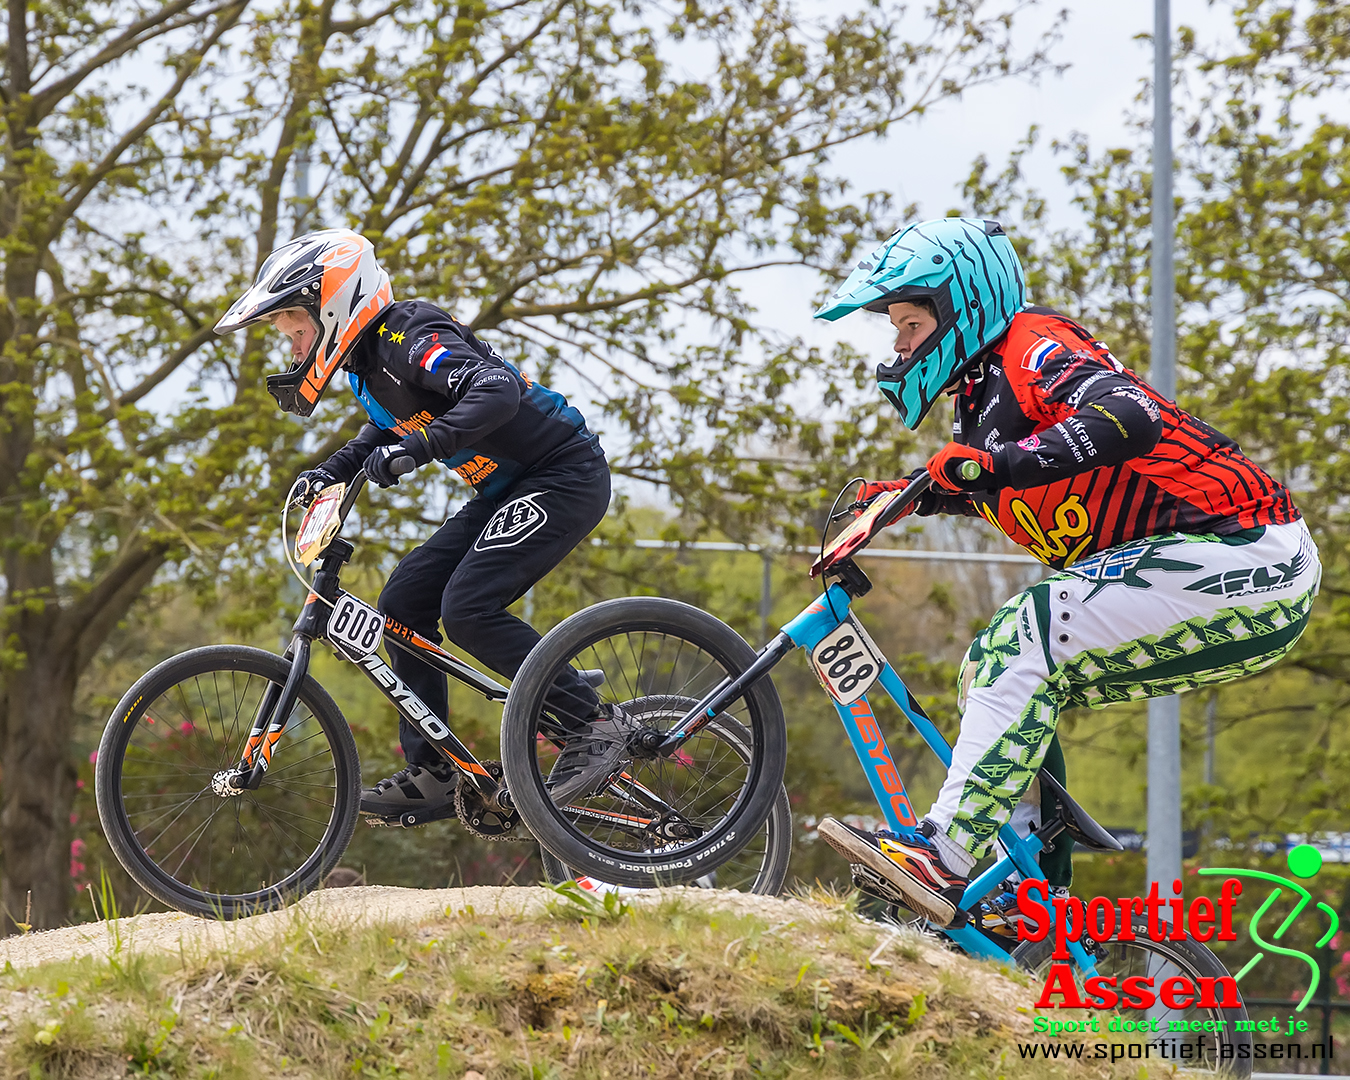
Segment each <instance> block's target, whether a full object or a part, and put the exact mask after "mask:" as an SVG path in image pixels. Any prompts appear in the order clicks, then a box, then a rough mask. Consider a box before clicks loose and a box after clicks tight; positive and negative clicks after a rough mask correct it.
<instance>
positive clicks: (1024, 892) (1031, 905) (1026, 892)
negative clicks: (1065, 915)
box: [1017, 878, 1050, 941]
mask: <svg viewBox="0 0 1350 1080" xmlns="http://www.w3.org/2000/svg"><path fill="white" fill-rule="evenodd" d="M1033 892H1037V893H1040V895H1041V900H1040V903H1037V902H1036V901H1035V900H1033V899H1031V894H1032V893H1033ZM1049 900H1050V886H1049V885H1047V884H1046V883H1045V882H1044V881H1033V880H1032V879H1030V878H1028V879H1027V880H1025V881H1023V882H1022V884H1021V885H1019V886H1017V910H1018V911H1020V912H1021V913H1022V918H1021V919H1020V920H1018V923H1017V940H1018V941H1044V940H1045V935H1046V934H1048V933H1050V911H1049V909H1048V908H1047V907H1046V903H1047V902H1048V901H1049ZM1029 922H1031V923H1034V924H1035V929H1028V927H1027V923H1029Z"/></svg>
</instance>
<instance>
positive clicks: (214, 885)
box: [95, 472, 792, 917]
mask: <svg viewBox="0 0 1350 1080" xmlns="http://www.w3.org/2000/svg"><path fill="white" fill-rule="evenodd" d="M365 483H366V476H365V473H364V472H362V473H359V474H358V475H357V476H356V478H355V479H354V480H353V482H352V483H351V484H350V485H343V484H338V485H333V486H330V487H328V488H325V489H324V490H323V492H322V494H320V495H319V496H318V498H316V499H315V500H314V501H313V502H312V503H311V504H310V506H309V507H308V510H307V512H306V514H305V516H304V518H303V520H302V522H301V525H300V528H299V530H298V531H297V534H296V538H295V544H294V552H293V553H292V550H291V548H290V547H289V546H288V545H287V544H286V516H287V514H288V513H289V511H290V510H291V508H292V507H293V506H294V505H296V503H294V502H293V501H292V498H291V496H292V495H293V493H294V491H295V488H294V487H292V489H291V493H289V494H288V495H287V499H286V504H285V508H284V510H283V512H282V530H281V542H282V544H283V547H284V549H285V553H286V556H287V561H288V562H290V563H291V566H292V569H293V570H295V572H296V573H297V575H299V570H298V569H296V567H295V562H297V561H298V562H299V563H300V564H302V565H304V566H310V565H311V564H312V563H314V562H315V561H316V560H317V562H318V570H317V573H315V574H314V577H313V580H312V582H305V584H307V585H308V586H309V593H308V595H307V597H306V599H305V602H304V605H303V607H302V608H301V610H300V614H299V616H298V618H297V619H296V621H295V625H294V627H293V630H292V637H291V641H290V644H289V646H288V647H287V649H286V651H285V652H284V654H283V655H281V656H278V655H276V654H275V653H271V652H267V651H265V650H262V649H255V648H250V647H248V646H244V645H212V646H206V647H204V648H198V649H192V650H189V651H187V652H184V653H180V654H179V655H177V656H173V657H170V658H169V659H167V660H165V661H164V662H163V663H161V664H159V665H157V666H156V667H154V668H153V669H152V670H150V671H149V672H147V673H146V674H145V675H143V676H142V677H141V678H140V679H139V680H137V682H136V683H135V685H133V686H132V687H131V689H129V690H128V691H127V692H126V694H125V695H124V696H123V697H122V699H121V701H120V702H118V704H117V707H116V708H115V709H114V710H113V712H112V715H111V716H110V717H109V719H108V723H107V726H106V727H105V729H104V732H103V737H102V740H101V741H100V743H99V749H98V756H97V761H96V765H95V794H96V798H97V803H98V811H99V819H100V821H101V823H102V825H103V831H104V833H105V835H106V836H107V839H108V843H109V845H110V846H111V847H112V850H113V852H114V854H115V855H116V856H117V859H118V861H119V862H120V863H121V864H122V866H123V867H124V868H125V869H126V871H127V872H128V873H129V874H130V875H131V877H132V878H133V879H134V880H135V881H136V882H137V883H138V884H139V885H140V886H141V887H142V888H143V889H145V890H146V892H148V893H149V894H150V895H152V896H154V897H155V898H156V899H158V900H160V901H162V902H163V903H165V904H168V905H169V906H170V907H173V908H177V909H178V910H181V911H187V912H191V913H193V914H197V915H204V916H216V917H236V916H240V915H251V914H255V913H257V912H261V911H267V910H271V909H273V908H276V907H278V906H281V905H283V904H285V903H287V902H289V901H291V900H294V899H296V898H298V897H299V896H302V895H303V894H305V893H306V892H308V891H310V890H312V889H314V888H316V887H317V886H318V885H319V884H320V883H321V882H322V881H323V879H324V877H325V875H326V874H327V873H328V871H329V870H331V869H332V868H333V867H334V866H335V865H336V864H337V862H338V860H339V859H340V858H341V857H342V854H343V852H344V851H345V850H346V848H347V845H348V843H349V842H350V841H351V838H352V834H353V832H354V830H355V828H356V821H357V817H358V814H359V809H360V793H361V765H360V761H359V759H358V755H357V749H356V742H355V739H354V738H353V737H352V732H351V729H350V728H349V727H348V725H347V722H346V720H345V719H344V718H343V715H342V712H341V711H340V710H339V708H338V707H337V705H336V703H334V701H333V699H332V698H331V697H330V696H329V695H328V693H327V692H326V691H325V690H324V689H323V687H322V686H320V685H319V683H318V682H317V681H316V680H315V679H314V677H313V676H312V675H311V674H310V670H309V668H310V656H311V652H312V649H313V647H314V645H315V644H316V643H319V644H323V643H327V644H328V645H330V646H332V647H333V648H334V649H335V652H336V654H337V656H338V657H339V658H340V659H343V660H346V661H349V662H351V663H354V664H355V665H356V666H357V667H358V668H359V669H360V670H361V671H362V672H363V673H364V674H365V675H366V676H367V677H368V678H369V679H370V680H371V681H372V682H373V683H374V684H375V685H376V686H377V687H378V688H379V690H380V692H381V693H382V694H383V695H384V696H385V697H386V698H387V699H388V700H389V701H390V702H391V703H392V704H393V705H394V707H395V708H396V709H397V710H398V712H399V713H401V714H402V715H403V716H404V717H406V718H407V719H408V720H409V721H410V722H411V723H413V724H415V725H416V726H417V727H418V729H419V730H420V731H421V732H422V734H423V735H424V736H425V737H426V738H427V739H428V741H430V742H431V743H432V744H433V745H434V746H435V747H436V749H437V750H438V752H439V753H440V754H441V755H442V756H444V757H445V759H446V760H447V761H449V762H450V763H451V764H453V765H454V767H455V769H456V770H457V771H458V773H459V775H460V783H459V785H458V789H457V791H456V795H455V810H456V813H457V815H458V817H459V820H460V822H461V824H462V825H463V827H464V828H465V829H466V830H468V831H469V832H470V833H472V834H473V835H475V836H477V837H480V838H482V839H485V840H496V841H531V842H532V841H533V839H534V838H533V837H532V836H531V835H530V834H529V832H528V831H527V830H526V829H525V828H524V827H523V826H522V825H521V822H520V817H519V814H518V813H517V811H516V810H515V808H514V805H513V804H512V801H511V796H510V793H509V791H508V790H507V789H506V787H505V785H504V784H503V782H502V770H501V767H500V765H499V764H498V763H497V762H495V761H480V760H479V759H478V758H477V757H476V756H475V755H474V754H473V753H472V751H470V750H469V748H468V747H467V746H465V745H464V743H463V742H461V741H460V739H458V738H457V737H456V736H455V733H454V731H453V730H452V729H451V727H450V726H449V725H448V724H447V723H445V722H444V721H442V720H441V718H440V717H438V716H436V715H435V714H434V713H433V712H432V711H431V709H429V708H428V707H427V706H426V705H425V704H424V703H423V702H422V701H420V700H419V699H418V697H417V695H416V694H414V693H413V692H412V691H411V690H410V689H409V688H408V687H407V686H406V685H404V683H403V682H402V681H401V680H400V679H399V678H398V676H397V675H395V674H394V672H393V670H392V669H391V668H390V667H389V665H388V664H387V663H386V662H385V660H384V659H383V658H382V657H381V656H380V654H379V647H380V645H381V644H382V643H383V644H385V645H387V646H389V647H391V648H399V649H403V650H405V651H407V652H409V653H411V654H412V655H413V656H415V657H417V658H418V659H419V660H420V661H422V662H423V663H426V664H429V665H431V666H432V667H433V668H435V669H437V670H438V671H441V672H443V673H444V674H445V675H447V676H448V677H450V678H452V679H455V680H457V681H458V682H460V683H462V684H464V685H465V686H467V687H469V688H470V689H471V690H474V691H477V692H478V693H481V694H482V695H483V697H484V698H486V699H487V700H488V701H493V702H502V701H505V700H506V698H507V687H505V686H503V685H502V684H501V683H499V682H497V681H496V680H494V679H491V678H489V677H487V676H486V675H483V674H482V673H480V672H478V671H477V670H475V669H474V668H472V667H471V666H469V665H468V664H466V663H465V662H464V661H462V660H460V659H459V658H458V657H456V656H454V655H452V654H451V653H449V652H447V651H446V650H444V649H442V648H440V647H439V646H437V645H436V644H435V643H433V642H431V641H429V640H427V639H426V638H425V637H423V636H421V635H420V634H417V633H415V632H413V631H412V630H410V629H409V628H407V627H405V626H402V625H401V624H399V623H397V622H396V621H395V620H393V619H391V618H387V617H386V616H384V615H383V614H381V613H380V612H379V611H378V610H377V609H376V608H374V607H372V606H371V605H369V604H367V603H365V602H364V601H362V600H361V599H360V598H359V597H356V596H354V595H353V594H351V593H349V592H347V591H346V590H344V589H343V588H342V587H341V575H342V568H343V566H344V565H345V564H346V563H347V562H348V560H350V559H351V557H352V555H353V554H354V551H355V549H354V548H353V546H352V544H351V543H350V542H349V541H347V540H344V539H343V538H342V536H341V535H340V533H341V530H342V526H343V524H344V523H345V521H346V519H347V515H348V514H349V513H350V511H351V509H352V507H353V506H354V505H355V502H356V498H357V496H358V495H359V494H360V492H361V490H362V489H363V487H364V486H365ZM292 560H294V561H292ZM301 580H302V582H304V580H305V579H304V578H303V576H301ZM582 677H583V679H584V680H585V681H586V682H587V683H588V684H590V685H592V686H596V687H598V686H600V685H601V684H602V683H603V681H604V673H603V672H601V671H598V670H593V671H588V672H583V673H582ZM630 708H631V709H632V710H633V713H634V715H637V716H641V717H644V718H646V719H648V720H650V721H651V722H665V720H666V714H667V713H668V712H669V711H670V710H671V709H672V708H676V709H679V711H680V712H683V708H684V706H683V703H682V702H672V701H668V700H665V699H661V698H653V697H650V696H649V697H648V698H647V699H646V700H645V701H634V702H631V703H630ZM706 732H707V738H705V739H704V740H702V742H701V743H697V744H691V745H690V747H689V752H688V753H686V754H685V755H684V759H683V763H682V767H681V769H680V774H681V775H680V776H679V778H678V779H679V783H678V784H677V785H676V786H675V787H673V788H672V787H671V786H670V784H668V783H667V784H666V785H665V787H663V786H662V784H661V783H659V782H649V783H644V782H643V778H642V777H640V776H637V775H634V774H633V773H631V772H625V773H622V774H620V775H617V776H615V777H614V779H613V781H612V783H611V786H613V787H614V789H615V791H616V792H621V793H622V797H623V799H624V801H625V804H626V805H628V804H632V803H634V802H636V803H639V804H641V805H642V806H643V807H644V808H645V809H644V810H643V811H642V812H639V813H632V812H629V813H625V814H623V815H611V817H610V819H609V820H610V824H611V825H612V827H613V828H614V829H616V830H619V831H623V832H625V833H627V834H628V835H630V836H632V837H633V838H634V842H635V843H636V844H637V845H638V846H642V845H644V844H645V845H647V846H649V847H653V848H660V847H662V846H664V845H667V844H668V843H669V842H670V841H669V839H668V836H667V834H669V835H681V836H683V835H697V834H698V833H699V829H700V825H699V819H698V814H697V813H694V814H693V815H692V816H691V813H690V810H689V807H688V805H685V804H687V803H688V802H689V793H690V791H691V790H692V788H694V787H697V786H699V785H703V786H705V787H706V788H707V789H708V790H710V791H716V790H720V789H721V788H724V787H727V786H738V785H739V784H740V783H741V782H742V781H743V778H744V774H745V772H746V771H747V769H749V768H750V766H751V765H752V764H753V761H754V755H753V753H752V749H751V748H752V742H751V738H750V735H749V733H748V732H747V731H746V730H745V729H744V728H743V727H741V726H740V725H739V724H738V723H737V721H736V720H735V718H734V717H731V716H727V715H723V716H719V717H715V718H714V719H713V721H712V722H711V723H709V724H708V725H707V728H706ZM556 737H558V738H559V739H560V740H561V737H562V736H561V735H560V734H559V735H557V736H556ZM780 781H781V777H780ZM771 794H772V795H773V796H774V797H773V798H771V799H770V811H771V812H770V813H769V815H768V816H767V818H765V817H761V819H760V822H759V823H758V824H757V826H756V828H757V830H758V831H757V832H756V833H755V835H754V836H753V838H752V842H751V844H750V845H749V846H748V847H747V848H746V849H745V851H744V852H743V853H742V854H741V855H740V856H739V858H738V859H737V860H736V862H735V863H733V864H731V865H722V866H720V868H719V869H718V870H717V871H713V872H709V873H707V874H705V875H703V881H702V882H700V883H701V884H704V885H713V884H715V885H718V886H720V887H724V888H738V889H743V890H747V891H754V892H760V893H768V894H773V893H777V892H778V890H779V889H780V888H781V887H782V884H783V879H784V877H785V875H786V873H787V861H788V857H789V854H790V852H791V841H792V827H791V814H790V812H789V810H788V803H787V793H786V792H785V791H782V790H781V789H780V790H779V791H778V792H776V793H771ZM677 795H678V798H679V802H680V803H681V805H682V806H684V809H683V811H682V812H677V811H676V810H675V809H674V806H673V804H672V797H673V796H677ZM587 813H588V814H590V816H591V817H596V816H597V815H596V814H594V813H592V812H589V811H587ZM423 823H424V822H422V821H420V820H418V818H417V815H416V814H413V813H407V814H405V815H404V816H403V820H402V821H401V822H400V824H402V825H405V826H412V825H419V824H423ZM544 869H545V873H546V875H547V877H548V878H549V880H550V881H551V882H553V883H554V884H557V883H560V882H562V881H565V880H567V879H568V878H572V877H575V876H578V875H577V874H575V873H574V872H573V871H572V870H570V869H569V868H568V867H567V866H566V865H565V864H563V863H562V862H560V861H559V860H557V859H555V858H553V857H552V856H550V855H548V853H547V852H545V853H544Z"/></svg>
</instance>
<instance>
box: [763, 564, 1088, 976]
mask: <svg viewBox="0 0 1350 1080" xmlns="http://www.w3.org/2000/svg"><path fill="white" fill-rule="evenodd" d="M852 602H853V597H852V596H851V595H850V593H849V591H848V590H847V589H846V588H845V587H844V586H843V585H841V584H838V583H836V584H833V585H831V586H830V587H829V588H828V589H827V590H826V591H825V592H823V593H821V594H820V596H819V597H817V598H816V600H815V601H814V602H812V603H811V604H809V605H807V607H806V608H805V609H804V610H803V611H802V612H801V613H800V614H798V615H797V616H796V618H794V619H792V620H791V621H790V622H788V623H786V624H785V625H784V626H783V628H782V631H781V634H780V636H782V637H786V638H788V639H789V640H790V641H791V643H792V645H794V646H799V647H801V648H803V649H805V650H806V651H807V653H810V652H811V650H812V649H814V648H815V647H816V646H817V645H819V644H820V642H821V641H822V640H823V639H824V638H825V637H826V636H827V635H829V634H830V633H831V632H832V631H834V630H835V629H836V628H838V627H839V625H840V624H841V623H843V622H844V620H845V619H846V618H847V617H848V613H849V607H850V605H851V604H852ZM768 648H769V647H767V646H766V649H765V651H766V652H767V651H768ZM783 655H786V652H784V653H783ZM877 685H879V686H880V687H881V689H882V691H883V692H884V693H885V694H886V696H887V697H889V698H890V699H891V700H892V701H894V702H895V704H896V706H897V707H899V709H900V711H901V713H903V714H904V716H905V719H907V720H908V721H909V722H910V724H911V725H912V726H913V728H914V730H915V731H917V732H918V733H919V736H920V737H921V738H922V739H923V741H924V742H925V743H926V744H927V745H928V748H929V749H930V750H932V751H933V753H934V754H936V755H937V757H938V760H939V761H941V762H942V764H943V765H946V766H950V765H951V763H952V749H951V745H950V744H949V743H948V742H947V740H946V739H945V738H943V736H942V733H941V732H940V731H938V729H937V727H936V726H935V725H934V724H933V721H932V720H930V719H929V718H928V716H927V714H926V713H925V712H924V711H923V708H922V707H921V706H920V705H919V703H918V701H917V700H916V699H915V697H914V695H913V694H911V693H910V691H909V688H908V687H906V686H905V683H904V680H903V679H901V678H900V675H899V673H898V672H897V671H896V670H895V668H893V667H892V666H891V664H890V661H889V660H887V661H886V665H885V667H883V668H882V671H881V676H880V678H879V679H878V680H877ZM831 703H832V704H833V705H834V708H835V711H836V712H837V713H838V714H839V721H840V723H842V724H843V725H844V731H845V732H846V733H847V734H848V738H849V742H850V743H851V744H852V746H853V752H854V753H855V754H856V755H857V757H858V762H859V764H861V765H862V769H863V774H864V775H865V776H866V777H867V783H868V785H869V786H870V787H871V789H872V794H873V796H874V797H875V798H876V800H877V805H878V806H879V807H880V808H881V812H882V814H883V815H884V816H885V818H886V823H887V825H888V826H889V827H890V828H891V829H892V830H894V831H895V832H897V833H904V832H906V831H911V832H912V831H913V829H914V828H915V826H917V825H918V823H919V822H918V817H917V815H916V814H915V812H914V806H913V804H912V803H911V802H910V798H909V792H908V791H907V790H906V789H905V782H904V779H903V778H902V777H901V775H900V770H899V769H898V768H897V767H896V764H895V758H894V757H893V756H892V755H891V748H890V745H889V744H888V743H887V741H886V736H885V735H884V734H883V733H882V731H881V728H880V726H879V725H878V724H877V722H876V716H875V714H874V713H873V711H872V706H871V705H870V704H869V703H868V700H867V695H866V694H864V695H863V696H862V697H860V698H859V699H858V700H857V701H855V702H853V703H852V704H850V705H841V704H839V703H838V702H837V701H834V700H833V699H831ZM998 838H999V840H1000V842H1001V843H1002V844H1003V847H1004V849H1005V850H1006V851H1007V852H1008V854H1007V856H1006V857H1004V858H1002V859H999V860H998V861H997V862H995V863H994V865H993V866H991V867H990V868H989V869H988V870H986V871H985V872H984V873H983V874H981V875H980V876H979V877H977V878H975V879H974V880H973V881H972V882H971V883H970V885H969V886H968V887H967V888H966V891H965V895H964V896H962V898H961V903H960V905H959V906H960V908H961V910H962V911H965V912H966V913H967V914H969V913H971V912H972V911H974V910H975V909H976V908H978V906H979V902H980V900H981V899H983V898H984V897H985V896H986V895H988V894H989V893H990V892H991V891H992V890H993V889H994V888H995V887H996V886H997V885H998V884H999V882H1001V881H1003V880H1004V879H1005V878H1007V877H1008V876H1009V874H1010V873H1011V872H1012V871H1013V870H1014V869H1016V870H1017V872H1018V873H1019V874H1021V876H1022V877H1023V878H1026V879H1031V880H1036V881H1043V880H1045V875H1044V874H1042V873H1041V868H1040V865H1039V864H1038V863H1037V861H1036V857H1037V856H1038V855H1039V854H1040V851H1041V849H1042V847H1043V846H1044V845H1043V844H1042V842H1041V840H1040V838H1039V837H1037V836H1035V835H1032V836H1030V837H1027V838H1026V839H1023V838H1022V837H1020V836H1018V835H1017V833H1016V831H1015V830H1014V829H1013V828H1012V826H1011V825H1004V826H1003V827H1002V828H1001V829H1000V830H999V834H998ZM942 932H943V934H945V935H946V936H947V937H948V938H950V939H951V940H952V941H954V942H956V944H958V945H960V946H961V948H962V949H964V950H965V951H966V952H967V953H969V954H971V955H972V956H981V957H984V958H986V959H992V960H1004V959H1006V958H1007V950H1006V949H1002V948H1000V947H999V946H998V945H996V944H995V943H994V942H992V941H990V940H989V938H987V937H986V936H985V935H984V934H983V933H981V931H980V930H979V929H977V927H976V924H975V923H974V922H972V921H970V920H968V921H967V922H966V924H965V925H964V926H961V927H959V928H953V929H948V930H944V931H942ZM1069 951H1070V952H1071V953H1072V954H1073V957H1074V960H1075V961H1076V962H1077V964H1078V966H1079V968H1081V969H1082V971H1083V973H1084V976H1085V977H1086V976H1090V975H1092V974H1094V973H1095V972H1096V962H1095V961H1094V960H1093V959H1092V957H1091V956H1089V955H1088V953H1087V951H1086V950H1085V949H1083V947H1082V946H1081V945H1080V944H1079V943H1078V942H1070V943H1069Z"/></svg>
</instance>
